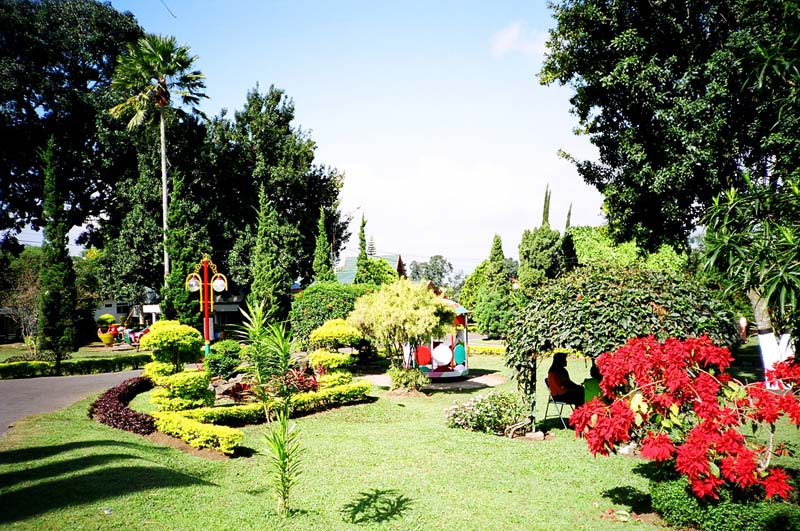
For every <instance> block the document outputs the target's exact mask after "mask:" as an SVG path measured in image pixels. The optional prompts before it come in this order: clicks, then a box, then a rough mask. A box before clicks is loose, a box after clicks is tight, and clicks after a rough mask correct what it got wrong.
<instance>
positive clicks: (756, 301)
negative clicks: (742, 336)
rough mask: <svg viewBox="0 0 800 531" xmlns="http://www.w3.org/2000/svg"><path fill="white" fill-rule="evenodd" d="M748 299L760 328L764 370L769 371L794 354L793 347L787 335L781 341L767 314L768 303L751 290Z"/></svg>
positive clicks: (759, 342) (759, 344)
mask: <svg viewBox="0 0 800 531" xmlns="http://www.w3.org/2000/svg"><path fill="white" fill-rule="evenodd" d="M747 297H748V298H749V299H750V303H751V304H752V305H753V315H754V317H755V320H756V326H757V327H758V346H759V348H760V350H761V361H762V363H763V364H764V370H769V369H771V368H772V366H773V365H775V363H777V362H779V361H784V360H785V359H786V358H787V357H788V356H790V355H791V354H792V351H793V348H792V347H793V345H792V343H791V341H790V340H789V336H788V335H787V334H783V335H782V336H781V337H780V341H779V339H778V337H777V335H776V334H775V330H774V329H773V328H772V322H771V321H770V318H769V313H768V312H767V302H766V301H765V300H764V299H763V298H762V297H761V296H760V295H759V294H758V293H756V292H755V291H754V290H750V291H749V292H748V293H747Z"/></svg>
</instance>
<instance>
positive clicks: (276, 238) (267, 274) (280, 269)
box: [248, 186, 292, 323]
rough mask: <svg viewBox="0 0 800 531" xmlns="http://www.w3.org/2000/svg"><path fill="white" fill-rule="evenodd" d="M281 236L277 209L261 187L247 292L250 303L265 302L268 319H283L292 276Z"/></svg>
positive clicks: (289, 297)
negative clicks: (285, 260)
mask: <svg viewBox="0 0 800 531" xmlns="http://www.w3.org/2000/svg"><path fill="white" fill-rule="evenodd" d="M282 245H283V238H282V233H281V230H280V226H279V223H278V213H277V212H276V211H275V208H274V207H273V206H272V203H271V202H270V201H269V199H267V194H266V192H264V187H263V186H262V187H261V193H260V194H259V209H258V234H257V236H256V247H255V250H254V251H253V258H252V270H253V284H252V285H251V287H250V295H249V296H248V298H249V300H250V303H251V304H253V305H258V304H261V302H262V301H263V302H264V303H265V308H264V313H265V314H266V317H267V320H268V322H271V323H278V322H283V321H286V319H287V317H288V315H289V310H290V309H291V287H292V278H291V277H290V276H289V272H288V269H287V267H286V266H287V264H286V263H284V258H285V257H284V253H283V250H282V249H283V247H282Z"/></svg>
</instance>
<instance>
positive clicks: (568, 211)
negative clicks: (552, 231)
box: [564, 203, 572, 234]
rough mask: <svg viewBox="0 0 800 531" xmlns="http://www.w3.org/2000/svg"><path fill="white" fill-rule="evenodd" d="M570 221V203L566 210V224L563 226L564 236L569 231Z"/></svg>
mask: <svg viewBox="0 0 800 531" xmlns="http://www.w3.org/2000/svg"><path fill="white" fill-rule="evenodd" d="M571 221H572V203H570V204H569V210H567V224H566V225H565V226H564V233H565V234H566V232H567V231H569V227H570V223H571Z"/></svg>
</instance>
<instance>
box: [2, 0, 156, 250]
mask: <svg viewBox="0 0 800 531" xmlns="http://www.w3.org/2000/svg"><path fill="white" fill-rule="evenodd" d="M141 33H142V32H141V29H140V28H139V26H138V24H137V23H136V20H135V19H134V17H133V16H132V15H131V14H130V13H124V14H123V13H119V12H117V11H116V10H114V9H113V8H112V7H111V6H110V5H109V4H107V3H101V2H97V1H93V0H59V1H55V0H42V1H34V0H14V1H3V2H2V4H0V144H1V145H2V146H3V149H2V151H0V189H1V190H3V193H2V194H1V195H0V211H2V212H3V213H4V215H3V216H0V241H2V242H3V243H4V244H8V245H13V244H14V242H15V241H16V234H18V233H19V231H20V230H21V229H22V228H23V227H25V226H26V225H28V224H30V225H32V226H33V228H35V229H38V228H41V227H42V226H43V223H44V222H43V217H42V205H43V197H44V188H43V184H44V178H43V174H42V169H41V165H40V160H39V156H38V154H37V150H38V149H39V148H41V147H42V146H44V145H45V144H46V143H47V140H48V139H49V138H51V137H54V138H56V139H57V140H58V146H57V151H58V160H59V172H60V176H61V182H60V186H61V187H62V189H61V192H62V193H63V195H64V198H65V201H66V202H67V203H68V204H69V209H68V210H66V211H65V212H64V215H65V216H66V218H65V219H66V223H67V224H68V225H69V227H73V226H80V225H82V224H84V223H88V224H87V229H89V230H88V231H87V239H88V240H89V241H90V242H93V243H97V241H98V239H97V238H92V237H88V236H90V235H91V234H93V230H92V229H94V228H96V227H95V226H94V224H93V223H92V221H93V220H96V219H97V218H98V216H99V215H100V214H102V213H103V212H104V211H105V209H106V207H107V205H108V202H109V200H110V198H111V197H112V196H113V194H114V190H113V186H114V183H115V182H116V180H117V179H118V177H119V175H120V174H122V173H124V172H125V171H127V170H129V169H131V168H134V169H135V166H136V164H135V159H134V158H133V155H132V151H131V149H130V148H129V147H128V145H127V143H126V142H125V141H120V140H125V137H126V135H125V134H124V132H120V131H119V129H120V128H119V127H117V126H116V124H114V123H112V121H111V120H110V119H108V118H107V117H106V109H107V108H108V107H109V106H110V105H111V99H110V95H109V92H110V91H109V85H110V82H111V76H112V72H113V69H114V59H115V58H116V57H117V55H119V53H120V51H122V49H123V46H124V45H125V44H126V43H129V42H132V41H135V40H136V39H137V38H138V37H139V36H140V35H141ZM120 137H121V138H120Z"/></svg>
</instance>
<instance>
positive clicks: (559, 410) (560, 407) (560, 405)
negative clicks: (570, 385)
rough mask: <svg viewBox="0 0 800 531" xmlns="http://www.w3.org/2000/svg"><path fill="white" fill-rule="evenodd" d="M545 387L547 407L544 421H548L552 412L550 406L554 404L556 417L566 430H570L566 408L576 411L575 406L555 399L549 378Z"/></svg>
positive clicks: (545, 382)
mask: <svg viewBox="0 0 800 531" xmlns="http://www.w3.org/2000/svg"><path fill="white" fill-rule="evenodd" d="M544 385H545V387H547V407H546V408H545V410H544V419H542V420H547V418H548V413H549V412H550V404H553V408H554V409H555V410H556V415H558V418H559V419H560V420H561V424H562V425H563V426H564V429H565V430H568V429H569V427H568V426H567V423H566V421H565V420H564V406H569V407H570V408H571V409H572V411H575V406H574V405H572V404H570V403H569V402H561V401H560V400H556V399H555V398H553V393H551V392H550V384H549V383H548V382H547V378H545V379H544ZM571 414H572V413H570V415H571Z"/></svg>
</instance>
